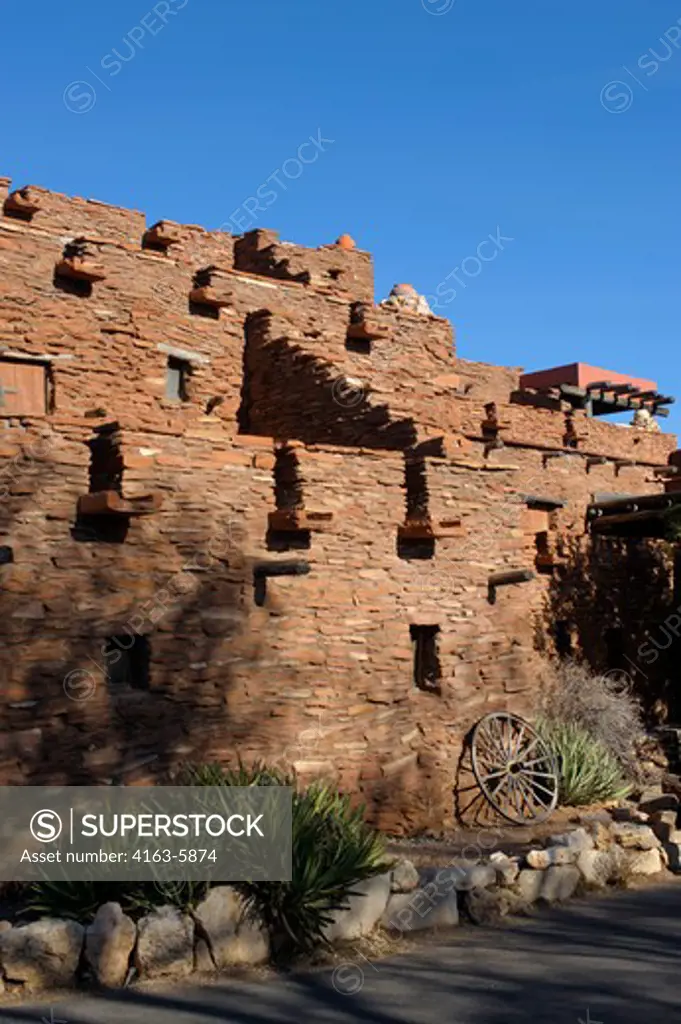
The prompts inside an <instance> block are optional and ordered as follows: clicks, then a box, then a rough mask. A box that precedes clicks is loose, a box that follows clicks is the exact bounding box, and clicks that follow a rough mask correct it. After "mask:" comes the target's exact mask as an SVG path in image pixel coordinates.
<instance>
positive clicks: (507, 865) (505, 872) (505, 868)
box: [489, 851, 520, 885]
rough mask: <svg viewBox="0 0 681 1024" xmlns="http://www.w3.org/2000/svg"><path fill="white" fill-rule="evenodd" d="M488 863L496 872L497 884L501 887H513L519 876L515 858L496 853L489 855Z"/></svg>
mask: <svg viewBox="0 0 681 1024" xmlns="http://www.w3.org/2000/svg"><path fill="white" fill-rule="evenodd" d="M489 862H490V864H491V866H492V867H493V868H494V870H495V871H496V873H497V879H498V880H499V882H501V883H502V884H503V885H513V883H514V882H515V881H516V879H517V878H518V875H519V874H520V865H519V863H518V858H517V857H508V856H507V855H506V854H505V853H501V851H497V852H496V853H493V854H492V855H491V857H490V859H489Z"/></svg>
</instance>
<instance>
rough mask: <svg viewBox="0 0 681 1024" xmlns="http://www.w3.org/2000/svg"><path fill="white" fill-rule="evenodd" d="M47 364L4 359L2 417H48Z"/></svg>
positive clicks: (0, 383)
mask: <svg viewBox="0 0 681 1024" xmlns="http://www.w3.org/2000/svg"><path fill="white" fill-rule="evenodd" d="M47 386H48V377H47V365H46V364H45V363H38V362H33V361H30V362H29V361H26V362H22V361H21V360H19V359H6V358H0V416H45V414H46V413H47Z"/></svg>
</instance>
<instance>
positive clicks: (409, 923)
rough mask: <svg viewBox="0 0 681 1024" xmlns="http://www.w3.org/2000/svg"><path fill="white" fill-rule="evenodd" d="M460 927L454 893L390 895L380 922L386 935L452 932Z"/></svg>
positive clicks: (417, 892) (457, 905) (419, 891)
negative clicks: (392, 933) (451, 929)
mask: <svg viewBox="0 0 681 1024" xmlns="http://www.w3.org/2000/svg"><path fill="white" fill-rule="evenodd" d="M458 923H459V904H458V901H457V895H456V891H449V892H444V893H443V894H442V895H441V896H432V897H428V896H427V894H426V890H425V889H417V890H416V891H415V892H412V893H409V892H403V893H398V892H396V893H393V894H392V896H391V897H390V899H389V900H388V906H387V907H386V909H385V913H384V914H383V917H382V918H381V925H382V927H383V928H386V929H387V930H388V931H396V932H416V931H421V930H423V929H424V928H433V929H439V928H455V927H456V925H458Z"/></svg>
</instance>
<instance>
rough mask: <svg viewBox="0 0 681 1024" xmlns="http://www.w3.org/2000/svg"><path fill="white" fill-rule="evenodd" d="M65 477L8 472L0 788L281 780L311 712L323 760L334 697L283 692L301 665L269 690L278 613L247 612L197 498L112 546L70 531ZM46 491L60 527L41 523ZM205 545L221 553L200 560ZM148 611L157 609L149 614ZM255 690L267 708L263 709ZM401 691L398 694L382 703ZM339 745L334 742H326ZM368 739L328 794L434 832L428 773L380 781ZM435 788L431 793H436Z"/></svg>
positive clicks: (244, 561) (46, 511)
mask: <svg viewBox="0 0 681 1024" xmlns="http://www.w3.org/2000/svg"><path fill="white" fill-rule="evenodd" d="M63 469H64V467H63V464H62V463H60V462H59V461H57V460H55V461H51V460H50V459H49V458H47V457H46V458H42V459H37V460H35V461H34V462H33V464H32V465H31V467H30V471H27V472H26V473H23V472H22V471H21V469H20V468H18V469H15V471H14V474H13V481H12V494H11V495H9V497H8V498H6V499H5V500H3V501H2V502H1V503H0V545H4V546H5V549H6V550H7V549H11V550H12V552H13V560H11V561H9V560H7V561H6V562H5V564H0V638H1V640H0V671H2V676H3V680H4V687H3V694H2V699H1V700H0V782H1V783H2V784H4V785H21V784H34V785H101V784H111V783H113V784H117V785H129V784H153V783H154V782H161V783H163V782H165V783H167V782H168V781H170V780H171V779H172V777H173V774H172V773H173V771H174V770H176V769H177V768H178V767H179V766H180V765H182V764H187V763H195V764H196V763H205V762H206V761H219V762H220V763H223V764H227V763H232V764H234V763H235V762H236V760H237V758H238V757H239V756H241V757H243V759H244V761H246V762H249V761H252V760H256V759H266V760H268V761H269V762H270V763H272V764H275V765H280V766H281V767H285V768H287V769H288V768H290V767H291V763H292V762H293V761H294V760H296V759H300V758H301V757H302V758H305V756H306V753H307V752H306V750H305V747H304V743H303V740H302V737H304V734H305V733H306V732H307V733H309V732H310V731H311V730H310V726H311V725H313V724H314V721H315V720H316V716H317V714H318V709H323V714H324V716H325V717H324V722H323V729H322V738H321V741H320V748H321V750H322V752H323V757H324V758H328V757H329V749H328V740H325V738H324V734H325V733H326V731H327V722H328V728H329V729H331V730H332V731H333V729H332V727H334V728H335V727H336V726H339V725H340V724H341V723H340V722H339V720H338V715H336V710H335V709H336V706H337V707H338V709H339V710H340V711H342V712H343V713H345V711H346V705H347V700H346V698H345V697H344V696H343V695H337V694H335V692H333V690H332V689H330V690H329V693H328V694H326V695H324V694H323V693H321V694H319V695H317V696H315V697H314V698H313V700H314V701H315V704H314V705H313V704H312V703H311V700H310V699H300V698H298V696H297V695H296V696H295V697H294V694H293V691H295V690H299V689H300V687H301V686H302V685H304V683H305V680H306V679H307V677H306V675H305V672H306V671H307V672H308V674H309V678H310V681H312V680H315V681H316V682H315V685H317V686H318V687H319V685H320V682H319V670H318V668H315V667H314V666H313V667H310V666H308V665H305V666H303V665H293V666H292V665H287V666H282V668H281V671H279V670H277V672H276V688H275V687H274V686H273V685H272V679H271V676H272V657H273V651H274V652H275V653H276V646H277V644H276V640H277V632H278V629H279V628H280V627H279V622H280V619H281V612H282V611H284V610H285V609H282V608H279V607H277V606H276V604H275V605H274V606H273V607H271V608H269V610H268V609H267V608H257V607H255V604H254V590H253V578H254V577H253V565H252V561H251V559H250V558H249V557H247V556H246V555H245V554H244V552H243V550H242V545H241V544H240V543H239V540H238V537H234V536H233V533H232V531H230V536H229V537H228V538H226V540H225V539H224V538H217V542H216V545H215V547H213V545H211V544H210V542H209V540H208V539H207V538H206V522H205V517H204V516H203V515H202V512H201V511H200V509H197V504H198V503H197V500H196V494H195V493H194V492H191V493H190V494H188V495H187V503H186V504H184V505H183V504H182V502H181V501H180V500H179V499H181V498H182V496H181V495H176V497H177V498H178V511H176V512H174V513H172V514H167V513H163V512H161V513H158V516H159V517H161V516H165V520H164V526H163V532H161V530H160V529H159V526H158V525H157V524H158V522H159V520H157V519H156V514H155V515H153V516H150V517H149V518H144V519H143V520H141V521H134V520H133V521H132V523H131V526H130V530H129V531H128V533H127V535H126V539H125V541H124V542H123V543H121V542H118V543H115V542H106V541H101V540H92V539H88V537H87V535H86V534H83V533H81V532H78V531H75V532H74V533H72V532H71V530H70V528H69V527H70V526H72V525H73V522H74V520H75V511H76V510H75V503H74V505H73V507H72V508H70V507H69V504H68V503H69V493H70V492H69V490H68V488H67V486H66V485H65V483H64V476H63ZM55 493H57V494H58V495H59V502H58V505H59V509H60V510H61V513H60V516H57V515H56V514H55V515H52V509H53V508H54V507H55V499H54V495H55ZM48 495H49V497H46V496H48ZM190 499H191V500H190ZM192 508H193V509H194V510H195V511H193V512H192V511H191V509H192ZM176 529H181V531H182V535H183V536H184V537H186V538H203V539H201V540H199V539H191V540H186V541H184V542H180V543H181V547H182V559H183V561H184V562H185V564H189V565H192V564H196V565H198V566H200V569H197V570H196V571H191V572H184V573H183V572H176V573H175V576H174V577H173V570H172V569H171V568H170V562H169V551H170V550H171V547H170V544H169V540H168V539H167V537H165V536H164V535H165V534H167V533H170V534H172V533H173V532H174V531H175V530H176ZM145 530H146V531H147V532H146V533H145ZM223 540H225V543H222V541H223ZM201 545H203V547H202V546H201ZM208 547H210V550H211V551H214V550H219V551H220V555H219V557H212V556H209V557H206V550H207V548H208ZM172 551H173V554H174V555H177V550H176V548H174V547H173V548H172ZM171 578H172V579H174V580H175V581H176V583H179V580H180V579H181V580H182V586H181V587H179V586H178V585H175V586H171V585H170V584H169V582H168V581H169V579H171ZM162 591H165V592H168V591H170V592H171V595H172V596H171V599H170V600H169V599H168V598H167V597H165V598H162V597H161V592H162ZM150 595H151V599H150ZM155 601H157V603H158V613H157V614H154V612H152V611H149V610H148V609H149V608H150V605H151V606H152V607H153V606H154V602H155ZM143 609H147V610H146V611H144V612H143ZM272 612H275V614H274V615H273V614H272ZM107 638H108V639H109V641H110V642H109V643H108V644H107V643H106V641H107ZM112 638H115V639H113V640H112ZM235 661H237V662H238V663H239V665H240V674H239V675H238V677H235V673H234V671H233V670H232V669H231V667H230V662H235ZM264 680H269V683H270V685H269V691H268V694H269V697H270V698H271V697H272V695H273V693H278V694H279V698H278V700H276V701H274V700H271V699H270V700H269V701H264V700H263V699H262V695H263V686H264ZM399 696H400V694H399V692H398V684H397V683H396V688H395V693H394V694H392V695H391V694H388V695H386V702H387V703H390V702H391V701H392V700H393V699H394V700H397V699H398V697H399ZM339 702H340V703H339ZM311 716H312V717H311ZM341 717H342V716H341ZM348 728H353V729H355V728H356V724H355V720H354V719H353V720H352V722H350V723H349V724H348ZM344 739H347V736H346V735H345V734H344V733H343V732H342V731H341V732H339V733H338V735H336V734H335V732H334V735H333V736H332V737H331V740H332V741H342V740H344ZM365 739H366V740H367V744H368V746H367V755H366V757H364V761H363V764H358V763H357V761H355V763H354V764H353V765H351V766H350V767H351V769H352V770H351V771H350V773H349V775H348V777H347V778H345V779H344V777H343V772H342V771H341V773H340V775H338V773H336V774H337V777H338V779H339V781H340V784H341V788H345V789H346V790H347V791H349V792H353V793H355V794H358V793H361V797H360V800H361V801H362V802H364V803H365V804H366V806H367V817H368V818H369V819H370V820H372V821H374V822H375V823H376V824H382V825H384V826H387V827H388V828H389V829H390V830H391V831H396V832H401V831H409V830H411V829H413V828H418V827H419V826H420V827H423V824H424V818H427V819H428V824H431V825H437V824H439V823H440V822H441V820H442V814H443V809H442V808H441V807H439V806H438V807H435V803H434V802H436V798H435V797H434V796H431V789H430V780H431V778H433V779H434V777H435V776H434V774H433V773H431V772H430V771H429V769H428V765H426V766H425V768H424V766H423V764H421V763H420V761H419V755H417V754H416V753H414V755H413V756H410V757H408V758H405V759H404V760H405V763H404V764H400V763H397V764H395V766H394V770H393V771H392V772H391V774H390V777H386V776H385V775H384V774H383V773H382V771H381V768H380V765H379V764H378V763H377V761H376V760H375V752H374V753H372V748H371V742H372V736H371V730H368V731H367V734H366V737H365ZM313 754H314V751H313ZM369 761H370V763H369ZM407 761H408V763H407ZM341 767H342V766H341ZM306 781H309V780H308V779H306V778H305V777H304V776H302V777H301V782H306ZM438 782H439V779H438ZM434 788H435V789H437V793H438V796H440V795H441V792H442V787H441V786H439V785H438V786H434Z"/></svg>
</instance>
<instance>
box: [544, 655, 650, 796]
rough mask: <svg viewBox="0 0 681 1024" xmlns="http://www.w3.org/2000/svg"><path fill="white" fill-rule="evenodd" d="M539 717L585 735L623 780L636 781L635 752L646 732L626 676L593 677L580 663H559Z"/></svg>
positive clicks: (548, 682) (637, 772)
mask: <svg viewBox="0 0 681 1024" xmlns="http://www.w3.org/2000/svg"><path fill="white" fill-rule="evenodd" d="M541 716H542V718H544V719H545V720H548V721H550V722H551V723H555V724H560V725H564V726H574V727H576V728H579V729H581V730H584V731H585V732H587V733H589V735H591V736H592V737H593V738H594V739H595V740H597V741H598V742H599V743H600V744H602V746H603V747H605V748H606V750H608V751H609V752H610V753H611V754H612V755H613V757H614V758H615V759H616V760H617V762H618V763H619V764H620V765H621V766H622V770H623V772H624V774H625V775H626V776H627V778H630V779H635V778H637V776H638V774H639V770H638V764H637V759H636V750H637V746H638V744H640V743H641V742H642V741H643V740H644V739H645V736H646V732H645V728H644V724H643V715H642V711H641V705H640V702H639V700H638V699H637V697H636V696H635V695H634V693H633V692H632V686H631V680H630V678H629V677H628V676H627V675H626V673H621V674H618V673H616V672H608V673H607V674H605V675H600V674H594V673H593V672H592V671H591V669H589V667H588V666H587V665H583V664H581V663H580V662H577V661H563V662H561V663H560V664H559V665H557V666H556V668H555V671H554V673H553V674H552V676H551V677H550V678H549V679H548V681H547V684H546V687H545V690H544V696H543V702H542V709H541Z"/></svg>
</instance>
